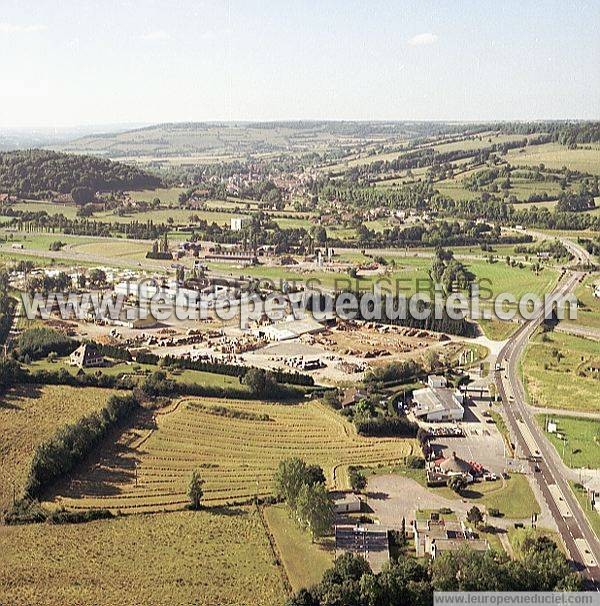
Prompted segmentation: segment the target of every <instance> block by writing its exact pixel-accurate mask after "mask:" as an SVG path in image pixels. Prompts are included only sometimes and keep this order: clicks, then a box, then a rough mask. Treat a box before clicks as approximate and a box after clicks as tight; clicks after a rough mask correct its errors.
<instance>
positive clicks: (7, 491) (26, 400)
mask: <svg viewBox="0 0 600 606" xmlns="http://www.w3.org/2000/svg"><path fill="white" fill-rule="evenodd" d="M112 393H113V392H112V390H110V389H97V388H94V387H86V388H76V387H66V386H63V385H60V386H54V385H47V386H44V387H41V388H40V387H39V386H36V385H24V386H22V387H18V388H15V389H11V390H10V391H9V392H8V393H7V394H6V395H4V396H3V397H2V398H0V469H1V470H2V473H0V510H2V509H4V508H6V507H8V506H10V504H11V503H12V496H13V481H14V484H15V489H16V493H17V497H18V496H19V493H20V491H21V488H22V485H23V481H24V480H25V477H26V475H27V471H28V469H29V463H30V461H31V458H32V456H33V453H34V451H35V449H36V447H37V446H38V444H40V443H41V442H43V441H44V440H47V439H48V438H50V437H51V436H52V435H54V433H55V432H56V431H57V430H58V429H59V428H60V427H62V426H63V425H66V424H68V423H74V422H75V421H77V420H78V419H79V418H81V417H82V416H84V415H87V414H89V413H91V412H93V411H95V410H98V409H100V408H102V406H104V404H105V403H106V401H107V400H108V398H109V397H110V396H111V395H112Z"/></svg>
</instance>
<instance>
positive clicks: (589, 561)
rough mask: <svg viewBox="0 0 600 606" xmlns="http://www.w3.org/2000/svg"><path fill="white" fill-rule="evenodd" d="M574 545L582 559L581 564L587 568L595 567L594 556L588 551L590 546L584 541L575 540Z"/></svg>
mask: <svg viewBox="0 0 600 606" xmlns="http://www.w3.org/2000/svg"><path fill="white" fill-rule="evenodd" d="M575 545H576V546H577V550H578V551H579V553H580V554H581V557H582V558H583V563H584V564H585V565H586V566H587V567H588V568H594V566H597V563H596V559H595V558H594V554H593V553H592V550H591V549H590V544H589V543H588V542H587V541H586V540H585V539H575Z"/></svg>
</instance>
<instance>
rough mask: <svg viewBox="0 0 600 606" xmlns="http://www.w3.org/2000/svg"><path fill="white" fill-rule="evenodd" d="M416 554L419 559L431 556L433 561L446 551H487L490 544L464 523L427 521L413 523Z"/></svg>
mask: <svg viewBox="0 0 600 606" xmlns="http://www.w3.org/2000/svg"><path fill="white" fill-rule="evenodd" d="M413 536H414V542H415V553H416V556H417V557H418V558H422V557H425V556H429V557H430V558H431V559H432V560H435V558H436V557H437V556H438V555H440V554H441V553H444V552H446V551H458V550H459V549H461V548H463V547H465V546H466V547H469V549H472V550H474V551H487V550H488V549H489V543H488V542H487V541H486V540H485V539H480V538H479V536H478V535H477V534H476V533H474V532H473V531H472V530H470V529H469V528H467V527H465V525H464V524H463V523H462V522H452V521H447V520H431V519H430V520H426V521H425V522H422V521H418V520H417V521H415V522H413Z"/></svg>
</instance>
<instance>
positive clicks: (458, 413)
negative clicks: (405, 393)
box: [412, 375, 465, 423]
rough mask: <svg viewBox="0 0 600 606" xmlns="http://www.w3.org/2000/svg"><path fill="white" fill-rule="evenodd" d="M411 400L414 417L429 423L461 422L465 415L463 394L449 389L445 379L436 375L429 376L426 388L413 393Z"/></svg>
mask: <svg viewBox="0 0 600 606" xmlns="http://www.w3.org/2000/svg"><path fill="white" fill-rule="evenodd" d="M412 398H413V402H414V403H415V405H416V406H415V408H414V409H413V413H414V415H415V417H416V418H417V419H421V420H423V421H427V422H429V423H435V422H441V421H462V419H463V416H464V414H465V409H464V406H463V403H464V396H463V394H462V393H461V392H460V391H458V390H455V391H453V390H452V389H449V388H448V387H447V383H446V379H445V378H444V377H441V376H438V375H430V376H429V377H428V379H427V387H424V388H423V389H416V390H415V391H413V396H412Z"/></svg>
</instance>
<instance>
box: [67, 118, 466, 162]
mask: <svg viewBox="0 0 600 606" xmlns="http://www.w3.org/2000/svg"><path fill="white" fill-rule="evenodd" d="M455 130H459V127H458V125H456V124H444V123H435V122H326V121H324V122H320V121H304V122H254V123H252V122H237V123H209V122H187V123H174V124H158V125H156V126H149V127H146V128H139V129H135V130H130V131H127V132H120V133H110V134H104V135H91V136H87V137H81V138H79V139H75V140H73V141H71V142H69V143H64V144H61V145H59V146H55V149H61V150H62V151H69V152H78V153H91V154H99V155H104V156H107V157H110V158H133V157H141V156H145V157H150V158H164V157H170V156H171V157H172V156H191V155H203V156H212V157H219V156H231V155H245V154H261V153H273V152H283V151H286V152H289V151H297V152H303V151H306V152H312V151H317V152H318V151H320V150H323V149H327V148H331V147H337V146H340V145H352V144H354V143H357V142H365V141H380V142H386V141H390V140H398V139H399V138H405V139H410V138H415V137H423V136H429V135H432V134H441V133H446V132H454V131H455ZM462 130H464V125H463V126H462Z"/></svg>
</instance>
